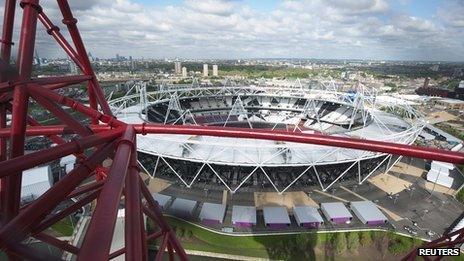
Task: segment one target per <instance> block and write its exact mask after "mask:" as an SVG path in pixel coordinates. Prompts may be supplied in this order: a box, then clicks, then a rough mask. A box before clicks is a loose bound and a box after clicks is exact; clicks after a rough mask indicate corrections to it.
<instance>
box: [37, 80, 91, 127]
mask: <svg viewBox="0 0 464 261" xmlns="http://www.w3.org/2000/svg"><path fill="white" fill-rule="evenodd" d="M40 88H41V87H40ZM29 93H30V95H31V96H32V98H34V100H36V101H37V102H38V103H39V104H40V105H42V106H43V107H44V108H45V109H47V110H48V111H49V112H51V113H52V114H53V115H55V117H57V118H58V119H59V120H60V121H61V122H63V123H65V124H66V125H68V126H69V127H70V128H71V129H73V130H75V131H76V133H77V134H79V135H81V136H89V135H92V131H91V130H90V129H88V128H87V127H86V126H84V125H83V124H82V123H80V122H79V121H77V120H76V119H74V118H73V117H72V116H71V115H70V114H69V113H67V112H66V111H64V110H63V109H62V108H61V107H60V106H58V105H57V104H56V103H53V102H51V101H49V100H48V99H46V98H44V97H42V96H40V95H39V94H36V93H34V92H33V91H32V90H31V91H29Z"/></svg>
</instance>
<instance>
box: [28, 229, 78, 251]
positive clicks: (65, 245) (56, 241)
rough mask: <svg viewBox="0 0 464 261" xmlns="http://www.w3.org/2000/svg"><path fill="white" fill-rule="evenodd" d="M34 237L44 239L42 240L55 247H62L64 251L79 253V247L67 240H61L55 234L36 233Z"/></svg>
mask: <svg viewBox="0 0 464 261" xmlns="http://www.w3.org/2000/svg"><path fill="white" fill-rule="evenodd" d="M34 237H35V238H37V239H38V240H40V241H42V242H45V243H47V244H50V245H52V246H55V247H57V248H59V249H62V250H64V251H67V252H70V253H73V254H77V253H79V248H77V247H75V246H73V245H71V244H69V243H68V242H66V241H63V240H60V239H58V238H55V237H53V236H50V235H47V234H45V233H38V234H37V235H34Z"/></svg>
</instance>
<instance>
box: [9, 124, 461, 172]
mask: <svg viewBox="0 0 464 261" xmlns="http://www.w3.org/2000/svg"><path fill="white" fill-rule="evenodd" d="M133 126H134V128H135V130H136V132H137V133H138V134H150V133H153V134H156V133H159V134H185V135H204V136H216V137H233V138H250V139H264V140H276V141H287V142H297V143H306V144H316V145H324V146H331V147H341V148H349V149H358V150H366V151H374V152H381V153H388V154H394V155H401V156H408V157H414V158H422V159H428V160H438V161H443V162H449V163H454V164H464V153H460V152H454V151H448V150H442V149H435V148H427V147H420V146H414V145H404V144H397V143H392V142H383V141H374V140H365V139H356V138H347V137H336V136H330V135H322V134H307V133H299V132H286V131H270V130H257V129H253V130H252V129H246V128H229V127H228V128H223V127H214V126H196V125H161V124H133ZM90 128H91V129H92V130H93V131H94V132H102V131H107V130H110V129H111V127H110V126H105V125H98V126H97V125H92V126H90ZM65 133H72V131H71V130H70V129H68V128H66V127H65V126H60V125H57V126H42V127H28V129H27V131H26V135H28V136H37V135H59V134H65ZM9 135H10V129H0V137H7V136H9Z"/></svg>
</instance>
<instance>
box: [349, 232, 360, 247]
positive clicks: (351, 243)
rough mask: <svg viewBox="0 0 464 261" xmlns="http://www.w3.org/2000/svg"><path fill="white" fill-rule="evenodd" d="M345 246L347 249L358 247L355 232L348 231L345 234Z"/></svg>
mask: <svg viewBox="0 0 464 261" xmlns="http://www.w3.org/2000/svg"><path fill="white" fill-rule="evenodd" d="M346 241H347V247H348V249H349V250H352V251H353V250H356V249H358V247H359V236H358V233H357V232H350V233H347V235H346Z"/></svg>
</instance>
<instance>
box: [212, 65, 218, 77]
mask: <svg viewBox="0 0 464 261" xmlns="http://www.w3.org/2000/svg"><path fill="white" fill-rule="evenodd" d="M213 76H218V66H217V64H213Z"/></svg>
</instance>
